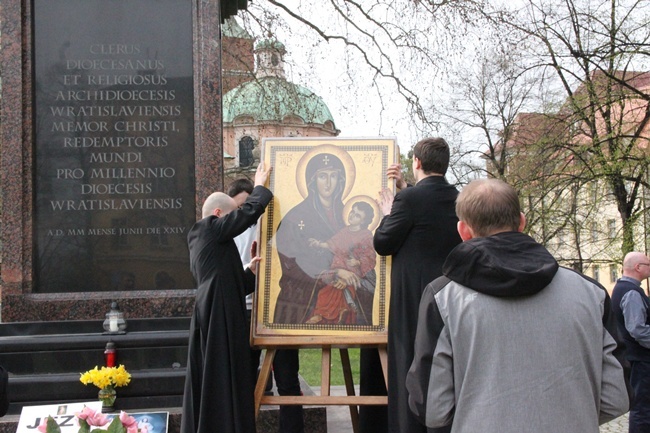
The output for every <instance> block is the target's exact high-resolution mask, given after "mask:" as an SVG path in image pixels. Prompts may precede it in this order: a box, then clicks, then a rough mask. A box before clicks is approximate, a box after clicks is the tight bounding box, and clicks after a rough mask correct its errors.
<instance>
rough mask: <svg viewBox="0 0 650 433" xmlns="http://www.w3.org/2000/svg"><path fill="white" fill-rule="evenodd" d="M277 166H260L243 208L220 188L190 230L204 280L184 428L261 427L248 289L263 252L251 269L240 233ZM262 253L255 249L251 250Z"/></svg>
mask: <svg viewBox="0 0 650 433" xmlns="http://www.w3.org/2000/svg"><path fill="white" fill-rule="evenodd" d="M269 172H270V168H269V169H267V170H265V169H264V164H263V163H261V164H260V165H259V166H258V167H257V172H256V173H255V188H254V189H253V192H252V194H251V195H250V196H249V197H248V198H247V199H246V201H245V202H244V204H243V205H242V206H241V207H239V208H237V204H236V203H235V201H234V200H233V199H232V198H231V197H229V196H228V195H226V194H224V193H221V192H217V193H214V194H212V195H210V197H208V199H207V200H206V201H205V203H204V205H203V218H202V219H201V220H199V221H198V222H196V224H194V226H193V227H192V229H191V230H190V232H189V234H188V244H189V250H190V266H191V268H192V274H193V275H194V278H195V279H196V282H197V293H196V305H195V307H194V314H193V315H192V322H191V325H190V341H189V348H188V352H189V353H188V361H187V376H186V379H185V395H184V397H183V417H182V421H181V433H215V432H219V433H255V401H254V387H255V377H254V376H252V373H251V370H250V369H249V368H247V366H248V365H249V364H250V348H249V342H248V334H249V328H248V326H247V321H246V303H245V297H246V294H248V293H251V292H253V290H254V288H255V275H254V273H255V272H256V270H257V264H258V262H259V260H260V258H259V257H254V258H253V260H252V261H251V263H250V266H249V267H248V269H246V270H244V266H243V265H242V262H241V259H240V256H239V252H238V250H237V246H236V245H235V242H234V241H233V239H234V238H235V237H236V236H237V235H239V234H241V233H242V232H244V231H245V230H246V229H247V228H248V227H250V226H251V225H253V224H254V223H255V222H256V221H257V219H258V218H259V217H260V216H261V215H262V214H263V213H264V209H265V208H266V206H267V205H268V204H269V202H270V201H271V198H272V197H273V194H272V193H271V191H269V190H268V189H266V188H265V187H264V184H265V183H266V180H267V178H268V174H269ZM252 256H255V254H252Z"/></svg>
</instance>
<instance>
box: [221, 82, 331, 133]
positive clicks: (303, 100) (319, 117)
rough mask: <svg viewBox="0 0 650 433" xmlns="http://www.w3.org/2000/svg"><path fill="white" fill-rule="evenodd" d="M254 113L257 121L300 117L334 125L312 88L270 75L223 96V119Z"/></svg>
mask: <svg viewBox="0 0 650 433" xmlns="http://www.w3.org/2000/svg"><path fill="white" fill-rule="evenodd" d="M238 116H250V117H252V118H253V119H255V121H257V122H264V121H267V122H282V120H283V119H285V118H286V117H287V116H298V117H300V118H301V119H302V120H304V121H305V123H316V124H321V125H324V124H325V123H326V122H331V123H332V124H334V119H333V118H332V114H331V113H330V110H329V109H328V108H327V105H325V102H323V100H322V99H321V98H320V97H319V96H318V95H316V94H314V93H313V92H312V91H311V90H309V89H306V88H304V87H302V86H299V85H297V84H293V83H290V82H288V81H287V80H285V79H283V78H278V77H275V76H268V77H263V78H258V79H255V80H253V81H249V82H247V83H244V84H241V85H240V86H238V87H235V88H234V89H232V90H231V91H229V92H228V93H226V94H225V95H224V97H223V121H224V122H225V123H229V122H232V121H233V120H234V119H235V118H237V117H238Z"/></svg>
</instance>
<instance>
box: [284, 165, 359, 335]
mask: <svg viewBox="0 0 650 433" xmlns="http://www.w3.org/2000/svg"><path fill="white" fill-rule="evenodd" d="M305 181H306V184H307V191H308V192H307V196H306V197H305V199H304V200H303V201H302V202H300V203H299V204H297V205H296V206H295V207H294V208H292V209H291V210H290V211H289V212H287V214H286V216H285V217H284V218H283V219H282V221H281V222H280V225H279V226H278V230H277V232H276V246H277V251H278V255H279V257H280V264H281V269H282V276H281V277H280V281H279V285H280V292H279V294H278V297H277V301H276V306H275V314H274V316H273V322H274V323H290V324H302V323H305V321H306V320H307V319H309V317H310V316H309V314H310V312H311V310H313V308H314V305H315V303H316V300H317V297H318V291H319V290H320V289H321V288H323V287H324V286H326V285H327V284H330V283H332V282H334V281H336V280H337V279H340V280H342V281H344V282H346V283H348V284H357V283H358V277H357V276H356V275H355V274H354V273H352V272H349V271H346V270H345V269H338V270H331V269H330V267H331V264H332V257H333V255H332V252H331V251H329V250H328V249H322V248H312V247H311V246H310V239H312V240H313V239H316V240H318V241H320V242H326V241H327V240H328V239H330V238H331V237H332V236H333V235H334V234H335V233H337V232H338V231H339V230H340V229H341V228H343V226H344V224H343V216H342V215H343V198H342V196H343V191H344V190H345V183H346V173H345V168H344V165H343V163H342V162H341V160H340V159H339V158H338V157H337V156H336V155H333V154H331V153H319V154H317V155H315V156H313V157H312V158H311V159H310V160H309V162H308V163H307V168H306V170H305Z"/></svg>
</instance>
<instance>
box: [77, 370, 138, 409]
mask: <svg viewBox="0 0 650 433" xmlns="http://www.w3.org/2000/svg"><path fill="white" fill-rule="evenodd" d="M79 380H80V381H81V383H83V384H84V385H88V384H93V385H95V386H96V387H97V388H99V394H98V396H99V399H100V400H101V402H102V405H103V409H102V411H106V412H109V411H111V410H113V404H114V403H115V399H116V398H117V393H116V392H115V387H118V386H126V385H128V384H129V382H131V375H130V374H129V372H128V371H126V368H124V366H123V365H122V364H120V366H119V367H102V368H98V367H97V366H95V368H93V369H92V370H88V371H86V372H85V373H81V377H80V378H79Z"/></svg>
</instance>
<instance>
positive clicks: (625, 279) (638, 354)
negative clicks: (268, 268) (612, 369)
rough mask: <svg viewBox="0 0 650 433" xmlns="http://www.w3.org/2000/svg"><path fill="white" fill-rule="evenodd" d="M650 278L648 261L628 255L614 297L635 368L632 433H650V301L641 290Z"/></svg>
mask: <svg viewBox="0 0 650 433" xmlns="http://www.w3.org/2000/svg"><path fill="white" fill-rule="evenodd" d="M648 277H650V260H649V259H648V257H647V256H646V255H645V254H643V253H639V252H630V253H627V255H626V256H625V259H623V276H622V277H621V278H620V279H619V280H618V281H617V282H616V285H615V286H614V292H613V293H612V309H613V310H614V314H615V316H616V321H617V323H618V331H619V333H620V334H619V335H620V336H621V338H622V339H623V342H624V343H625V359H627V360H628V361H629V362H630V364H631V367H632V368H631V371H630V378H629V382H630V385H631V387H632V391H633V398H632V404H631V405H630V430H629V431H630V433H649V432H650V321H649V318H648V309H650V299H648V296H646V294H645V293H644V292H643V290H642V289H641V282H642V281H645V279H646V278H648Z"/></svg>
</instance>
